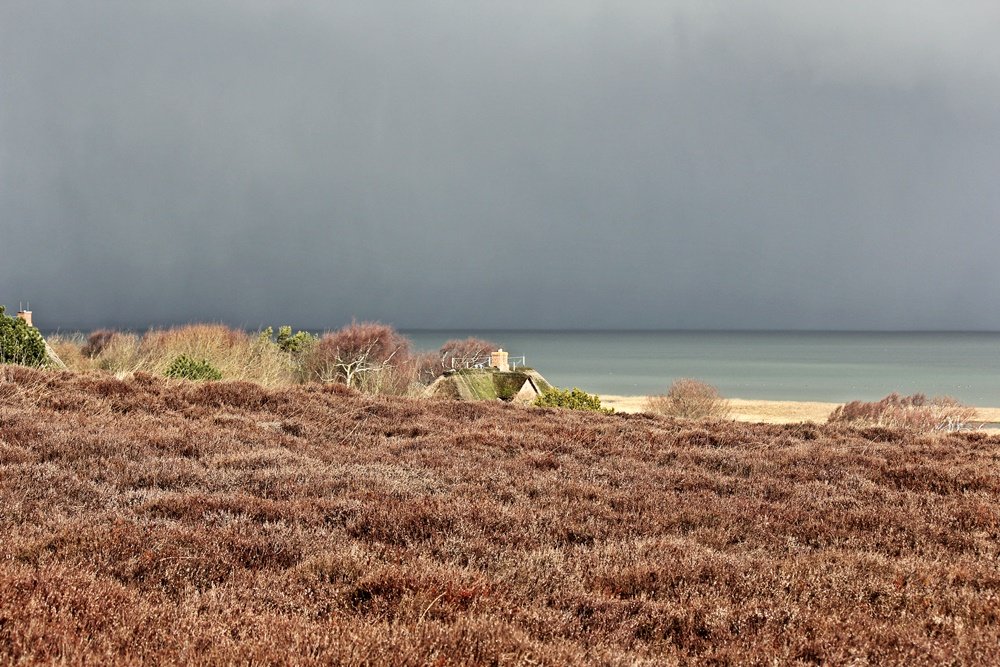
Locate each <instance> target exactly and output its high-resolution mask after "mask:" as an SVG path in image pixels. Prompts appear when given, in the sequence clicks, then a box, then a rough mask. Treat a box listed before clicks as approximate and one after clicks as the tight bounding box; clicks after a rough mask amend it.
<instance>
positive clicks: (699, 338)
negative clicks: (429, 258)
mask: <svg viewBox="0 0 1000 667" xmlns="http://www.w3.org/2000/svg"><path fill="white" fill-rule="evenodd" d="M406 333H407V335H408V336H409V337H410V339H411V340H412V341H413V343H414V346H415V347H416V348H418V349H421V350H431V349H436V348H438V347H439V346H440V345H441V343H443V342H444V341H445V340H447V339H449V338H464V337H466V336H470V335H475V336H478V337H481V338H486V339H489V340H493V341H495V342H497V343H499V344H500V345H502V346H503V348H504V349H506V350H508V351H509V352H510V354H511V355H517V356H520V355H524V356H525V357H526V358H527V363H528V365H529V366H532V367H534V368H536V369H538V370H539V371H540V372H541V373H542V374H543V375H544V376H545V377H546V378H547V379H548V380H549V381H551V382H552V383H554V384H556V385H558V386H565V387H574V386H575V387H580V388H581V389H585V390H587V391H590V392H595V393H602V394H625V395H646V394H651V393H662V392H664V391H666V389H667V387H668V386H669V385H670V382H671V381H672V380H674V379H675V378H681V377H692V378H698V379H700V380H704V381H707V382H710V383H712V384H714V385H715V386H716V387H718V388H719V390H720V392H722V394H723V395H724V396H728V397H738V398H757V399H775V400H800V401H809V400H812V401H838V402H842V401H849V400H854V399H858V400H873V399H877V398H881V397H882V396H885V395H886V394H888V393H890V392H892V391H899V392H901V393H907V394H910V393H915V392H923V393H925V394H927V395H928V396H935V395H943V394H947V395H950V396H954V397H955V398H958V399H959V400H961V401H964V402H966V403H970V404H975V405H990V406H1000V333H936V332H935V333H883V332H877V333H860V332H850V333H845V332H720V331H707V332H706V331H683V332H680V331H663V332H636V331H586V332H584V331H408V332H406Z"/></svg>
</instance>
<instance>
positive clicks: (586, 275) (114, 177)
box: [0, 0, 1000, 329]
mask: <svg viewBox="0 0 1000 667" xmlns="http://www.w3.org/2000/svg"><path fill="white" fill-rule="evenodd" d="M998 35H1000V4H997V3H996V2H993V1H990V2H985V1H984V2H973V1H962V0H954V1H951V2H940V1H929V0H928V1H922V2H921V1H914V0H880V1H879V2H837V3H834V2H828V1H826V0H824V1H823V2H804V1H803V0H770V1H758V2H739V1H737V0H731V1H729V2H711V1H706V0H690V1H677V2H669V1H663V2H645V1H639V0H635V1H629V2H597V1H595V0H568V1H560V2H537V1H535V0H533V1H531V2H518V1H507V2H478V1H472V2H470V1H468V0H465V1H460V2H430V1H416V2H379V1H377V0H364V1H359V2H340V1H328V2H327V1H324V2H288V1H280V2H279V1H275V2H261V1H248V0H239V1H235V0H234V1H232V2H223V1H217V0H192V1H188V0H163V1H161V2H134V1H133V0H123V1H121V2H82V1H79V2H65V1H60V2H48V1H45V0H23V1H20V0H0V303H5V304H7V305H8V306H9V307H14V308H16V306H17V304H18V302H19V301H21V300H31V302H32V306H33V309H34V310H35V312H36V319H37V320H38V322H39V324H40V326H42V327H43V328H54V327H65V328H73V327H81V328H87V327H96V326H105V325H117V326H135V327H145V326H148V325H152V324H161V323H167V322H186V321H193V320H213V321H226V322H229V323H232V324H237V325H247V326H257V325H261V324H280V323H285V322H287V323H292V324H295V325H298V326H302V327H316V328H322V327H334V326H339V325H340V324H342V323H344V322H345V321H347V320H350V318H351V317H352V316H356V317H358V318H359V319H370V318H375V319H381V320H383V321H387V322H391V323H394V324H396V325H397V326H400V327H408V328H413V327H422V328H445V327H465V328H470V327H471V328H494V327H501V328H841V329H872V328H876V329H911V328H916V329H1000V289H998V287H1000V261H997V259H996V257H997V254H998V252H1000V180H998V179H1000V39H998Z"/></svg>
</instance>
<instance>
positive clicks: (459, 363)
mask: <svg viewBox="0 0 1000 667" xmlns="http://www.w3.org/2000/svg"><path fill="white" fill-rule="evenodd" d="M507 365H508V366H510V369H511V370H516V369H517V367H518V366H522V367H523V366H527V365H528V364H527V363H526V361H525V357H524V355H521V356H520V357H510V356H508V357H507ZM492 366H493V360H492V358H491V357H490V356H489V355H486V356H484V357H452V358H451V368H452V370H459V369H462V368H491V367H492Z"/></svg>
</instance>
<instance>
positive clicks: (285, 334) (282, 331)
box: [278, 326, 316, 354]
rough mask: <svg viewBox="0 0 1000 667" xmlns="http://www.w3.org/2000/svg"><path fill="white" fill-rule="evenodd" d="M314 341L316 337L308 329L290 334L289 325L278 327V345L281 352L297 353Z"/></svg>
mask: <svg viewBox="0 0 1000 667" xmlns="http://www.w3.org/2000/svg"><path fill="white" fill-rule="evenodd" d="M315 341H316V337H315V336H313V335H312V334H311V333H309V332H308V331H299V332H297V333H295V334H292V328H291V327H290V326H283V327H278V347H279V348H280V349H281V351H282V352H288V353H290V354H298V353H300V352H304V351H306V350H307V349H308V348H309V346H310V345H312V344H313V343H314V342H315Z"/></svg>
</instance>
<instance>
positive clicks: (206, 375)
mask: <svg viewBox="0 0 1000 667" xmlns="http://www.w3.org/2000/svg"><path fill="white" fill-rule="evenodd" d="M164 375H166V376H167V377H168V378H180V379H184V380H221V379H222V373H221V372H219V369H218V368H216V367H215V366H213V365H212V364H210V363H208V362H207V361H205V360H204V359H192V358H191V357H189V356H187V355H186V354H182V355H181V356H179V357H177V358H176V359H174V360H173V361H171V362H170V365H169V366H167V370H166V371H164Z"/></svg>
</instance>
